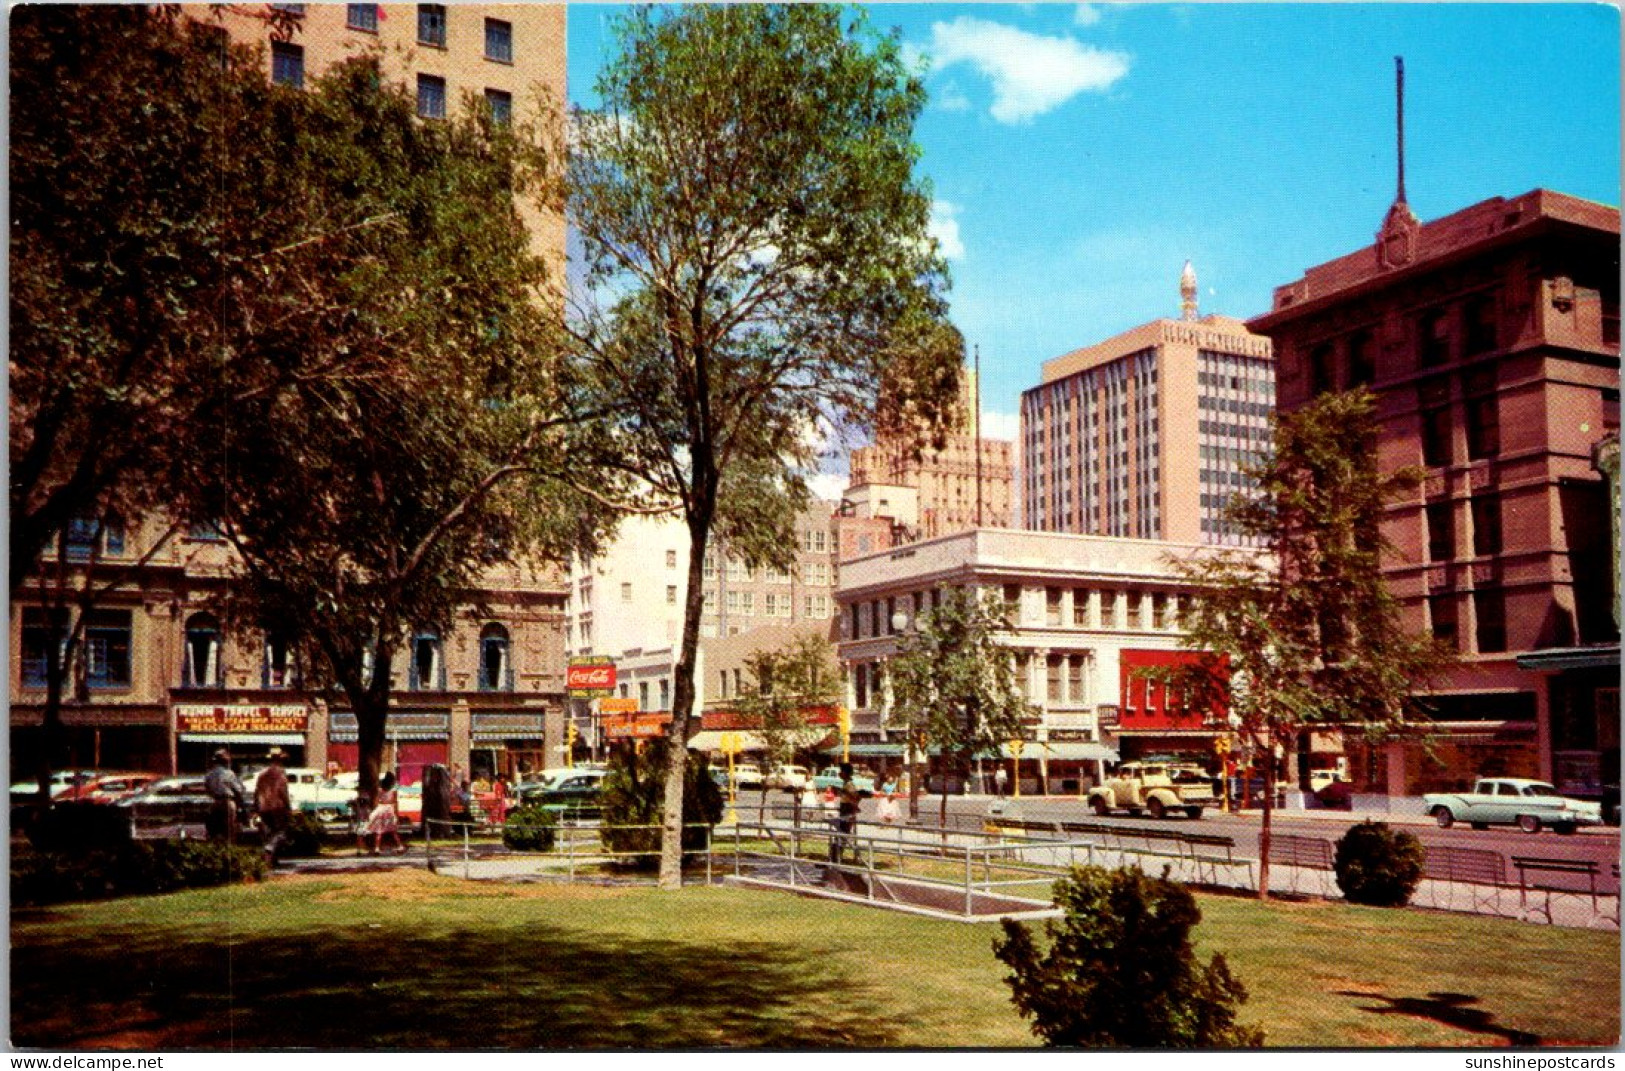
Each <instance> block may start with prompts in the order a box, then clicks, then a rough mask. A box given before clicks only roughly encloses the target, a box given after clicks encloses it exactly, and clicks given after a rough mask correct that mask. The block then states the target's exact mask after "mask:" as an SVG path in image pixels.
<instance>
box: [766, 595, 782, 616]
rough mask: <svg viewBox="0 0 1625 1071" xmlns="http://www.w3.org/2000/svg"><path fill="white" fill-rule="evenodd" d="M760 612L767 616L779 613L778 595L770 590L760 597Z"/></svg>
mask: <svg viewBox="0 0 1625 1071" xmlns="http://www.w3.org/2000/svg"><path fill="white" fill-rule="evenodd" d="M762 612H763V613H765V614H767V616H768V617H777V616H778V615H779V597H778V596H777V595H775V594H774V593H773V592H771V591H770V592H768V593H767V594H766V595H764V596H763V597H762Z"/></svg>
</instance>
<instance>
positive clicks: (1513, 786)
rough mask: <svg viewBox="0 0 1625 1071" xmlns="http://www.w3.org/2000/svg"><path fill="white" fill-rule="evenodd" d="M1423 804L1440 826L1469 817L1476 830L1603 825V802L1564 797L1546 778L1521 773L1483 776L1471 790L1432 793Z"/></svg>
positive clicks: (1561, 829) (1564, 830)
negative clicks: (1493, 827) (1501, 827)
mask: <svg viewBox="0 0 1625 1071" xmlns="http://www.w3.org/2000/svg"><path fill="white" fill-rule="evenodd" d="M1422 805H1423V807H1424V808H1425V809H1426V811H1427V813H1428V814H1431V815H1432V816H1433V820H1434V821H1436V822H1438V823H1439V828H1440V829H1449V828H1450V827H1451V826H1453V825H1455V824H1456V823H1457V822H1466V823H1467V824H1468V825H1470V826H1472V827H1473V828H1474V829H1488V828H1489V827H1490V826H1494V825H1501V826H1510V825H1515V826H1517V827H1518V828H1519V829H1521V830H1523V831H1524V832H1525V833H1539V832H1540V831H1541V830H1542V829H1545V828H1547V827H1550V828H1551V829H1553V830H1555V831H1556V832H1558V833H1573V832H1574V831H1575V830H1576V829H1579V828H1580V827H1581V826H1597V825H1601V824H1602V804H1600V803H1596V802H1594V801H1590V800H1575V799H1569V798H1567V797H1565V796H1560V795H1558V792H1557V789H1556V788H1553V787H1552V786H1551V785H1549V784H1547V783H1546V782H1545V781H1530V780H1527V779H1525V778H1522V777H1481V778H1479V779H1478V781H1477V783H1475V784H1474V785H1473V790H1472V791H1471V792H1431V793H1428V794H1427V795H1425V796H1423V797H1422Z"/></svg>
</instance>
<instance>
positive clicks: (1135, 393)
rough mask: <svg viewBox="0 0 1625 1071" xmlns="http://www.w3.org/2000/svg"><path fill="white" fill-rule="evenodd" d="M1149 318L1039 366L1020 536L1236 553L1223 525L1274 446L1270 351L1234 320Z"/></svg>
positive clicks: (1193, 314) (1188, 301)
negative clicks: (1128, 540)
mask: <svg viewBox="0 0 1625 1071" xmlns="http://www.w3.org/2000/svg"><path fill="white" fill-rule="evenodd" d="M1180 289H1181V293H1182V295H1183V309H1184V314H1183V318H1182V319H1178V320H1153V321H1152V322H1151V323H1148V324H1144V325H1142V326H1140V327H1136V328H1134V329H1133V330H1131V331H1126V332H1124V333H1123V334H1121V335H1118V336H1116V337H1115V338H1111V339H1108V340H1106V341H1105V342H1101V343H1098V344H1096V345H1093V346H1088V347H1085V348H1084V349H1080V350H1075V351H1074V352H1072V353H1068V354H1066V355H1064V356H1062V357H1057V358H1056V359H1055V360H1053V361H1047V362H1045V364H1044V370H1043V382H1042V384H1041V385H1040V386H1037V387H1034V388H1032V389H1031V390H1028V391H1025V392H1023V393H1022V396H1021V449H1022V463H1021V471H1022V484H1023V486H1022V526H1023V527H1025V528H1031V529H1036V530H1039V531H1046V532H1073V533H1078V534H1083V535H1109V536H1128V537H1132V538H1136V539H1166V540H1171V541H1174V542H1181V543H1240V542H1242V541H1243V540H1242V537H1241V536H1239V535H1238V534H1237V533H1235V532H1234V531H1232V530H1231V529H1230V528H1229V527H1228V526H1227V524H1226V523H1225V521H1224V516H1223V515H1224V509H1225V506H1226V504H1227V503H1228V502H1229V500H1230V498H1231V496H1232V495H1234V494H1236V493H1237V492H1239V491H1242V490H1243V489H1244V488H1245V486H1246V483H1247V481H1246V477H1245V475H1244V473H1243V469H1244V467H1245V466H1247V465H1248V464H1250V463H1251V462H1253V461H1254V460H1255V459H1256V458H1257V456H1258V455H1259V453H1260V452H1261V451H1262V450H1264V449H1265V448H1266V447H1267V446H1268V443H1269V435H1270V428H1269V417H1270V413H1271V412H1272V411H1273V409H1274V403H1275V362H1274V358H1273V357H1272V355H1271V351H1270V343H1269V340H1268V339H1266V338H1261V337H1259V336H1257V335H1255V334H1253V333H1252V332H1250V331H1248V330H1247V326H1246V325H1245V324H1243V323H1242V322H1241V321H1239V320H1232V319H1229V318H1227V317H1223V316H1207V317H1204V318H1200V319H1199V318H1198V316H1197V309H1196V275H1195V272H1194V271H1193V270H1192V268H1191V266H1190V265H1189V264H1186V265H1185V271H1184V274H1183V275H1182V276H1181V279H1180Z"/></svg>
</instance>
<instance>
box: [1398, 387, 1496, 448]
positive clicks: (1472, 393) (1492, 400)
mask: <svg viewBox="0 0 1625 1071" xmlns="http://www.w3.org/2000/svg"><path fill="white" fill-rule="evenodd" d="M1453 378H1455V379H1456V380H1457V382H1459V384H1460V388H1461V395H1462V401H1461V403H1460V407H1461V408H1460V411H1461V412H1462V414H1463V415H1464V416H1465V418H1466V424H1467V427H1466V432H1467V435H1466V439H1467V459H1468V460H1469V461H1479V460H1483V459H1485V458H1492V457H1495V456H1496V455H1497V454H1499V453H1500V452H1501V415H1500V399H1499V398H1498V397H1497V396H1496V393H1495V389H1496V379H1495V369H1494V368H1493V367H1490V368H1479V369H1474V370H1473V371H1470V372H1467V373H1465V374H1463V375H1461V376H1458V377H1453ZM1450 386H1451V382H1450V380H1449V379H1445V378H1439V379H1433V380H1429V381H1427V382H1424V383H1419V384H1417V388H1416V391H1417V408H1418V410H1419V412H1420V422H1421V432H1422V434H1421V440H1422V463H1423V464H1424V465H1427V466H1428V467H1430V468H1439V467H1443V466H1446V465H1451V464H1454V463H1455V450H1456V443H1455V421H1456V416H1455V414H1456V412H1457V406H1456V403H1455V402H1453V401H1452V400H1451V394H1450Z"/></svg>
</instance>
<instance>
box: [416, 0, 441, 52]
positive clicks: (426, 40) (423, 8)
mask: <svg viewBox="0 0 1625 1071" xmlns="http://www.w3.org/2000/svg"><path fill="white" fill-rule="evenodd" d="M418 44H420V45H433V46H434V47H436V48H445V47H446V5H445V4H419V5H418Z"/></svg>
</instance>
